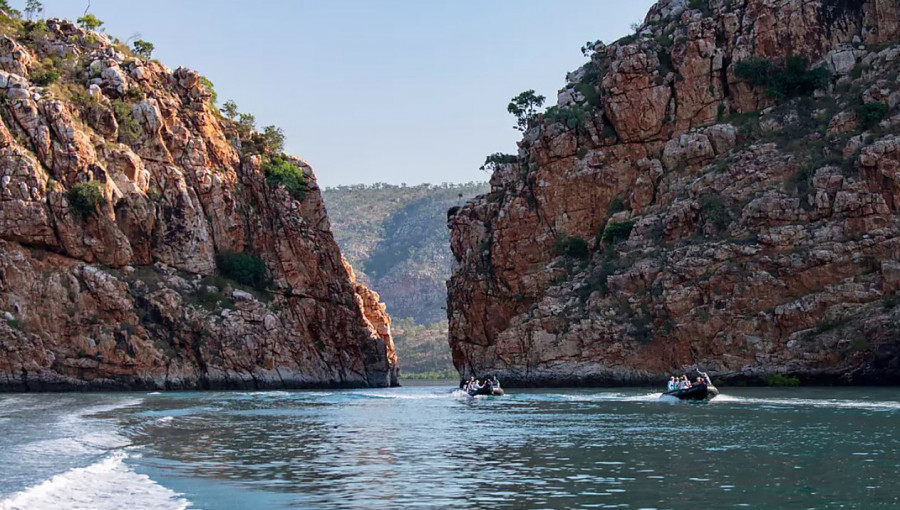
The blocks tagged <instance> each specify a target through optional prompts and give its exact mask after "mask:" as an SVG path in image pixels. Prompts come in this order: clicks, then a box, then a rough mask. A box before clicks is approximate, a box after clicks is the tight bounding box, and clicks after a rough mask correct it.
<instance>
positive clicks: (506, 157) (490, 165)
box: [478, 152, 519, 173]
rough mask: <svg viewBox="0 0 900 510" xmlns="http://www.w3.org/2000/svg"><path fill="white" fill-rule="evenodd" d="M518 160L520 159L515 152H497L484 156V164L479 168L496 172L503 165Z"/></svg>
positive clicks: (483, 170)
mask: <svg viewBox="0 0 900 510" xmlns="http://www.w3.org/2000/svg"><path fill="white" fill-rule="evenodd" d="M517 161H519V158H518V157H517V156H515V155H514V154H503V153H502V152H495V153H493V154H491V155H490V156H488V157H486V158H484V164H483V165H481V166H480V167H479V168H478V169H479V170H481V171H482V172H488V173H494V172H495V171H496V170H497V169H498V168H500V167H501V166H503V165H509V164H512V163H516V162H517Z"/></svg>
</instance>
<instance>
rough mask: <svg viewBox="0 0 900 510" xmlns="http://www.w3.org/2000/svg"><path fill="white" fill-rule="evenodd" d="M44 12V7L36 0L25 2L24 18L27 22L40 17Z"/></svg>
mask: <svg viewBox="0 0 900 510" xmlns="http://www.w3.org/2000/svg"><path fill="white" fill-rule="evenodd" d="M43 12H44V5H43V4H41V3H40V2H38V0H28V1H27V2H25V16H26V17H27V18H28V20H29V21H31V20H33V19H35V18H39V17H41V14H43Z"/></svg>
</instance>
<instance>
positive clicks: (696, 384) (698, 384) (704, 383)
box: [694, 377, 706, 386]
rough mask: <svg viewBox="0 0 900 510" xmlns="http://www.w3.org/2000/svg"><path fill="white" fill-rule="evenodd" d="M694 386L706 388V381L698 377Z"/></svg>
mask: <svg viewBox="0 0 900 510" xmlns="http://www.w3.org/2000/svg"><path fill="white" fill-rule="evenodd" d="M694 386H706V381H704V380H703V378H702V377H698V378H697V381H696V382H695V383H694Z"/></svg>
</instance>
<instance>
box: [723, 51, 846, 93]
mask: <svg viewBox="0 0 900 510" xmlns="http://www.w3.org/2000/svg"><path fill="white" fill-rule="evenodd" d="M734 74H735V76H737V77H738V78H741V79H742V80H745V81H746V82H748V83H750V84H751V85H756V86H762V87H765V90H766V94H768V95H769V96H770V97H772V98H775V99H784V98H790V97H798V96H809V95H812V93H813V92H815V91H816V89H820V88H822V87H825V86H826V85H828V80H829V78H830V77H831V74H830V73H829V72H828V70H827V69H825V68H824V67H816V68H813V69H810V68H809V61H808V60H807V59H806V58H805V57H799V56H791V57H788V58H787V60H786V61H785V63H784V65H783V66H778V65H775V64H774V63H773V62H772V61H770V60H766V59H764V58H760V57H748V58H745V59H744V60H741V61H740V62H738V63H736V64H735V65H734Z"/></svg>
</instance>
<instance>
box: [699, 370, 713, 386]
mask: <svg viewBox="0 0 900 510" xmlns="http://www.w3.org/2000/svg"><path fill="white" fill-rule="evenodd" d="M700 375H702V376H703V384H705V385H707V386H713V383H712V381H711V380H710V379H709V374H707V373H706V372H700Z"/></svg>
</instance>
